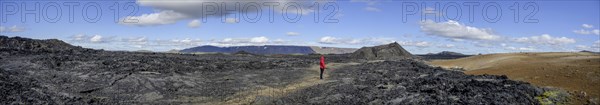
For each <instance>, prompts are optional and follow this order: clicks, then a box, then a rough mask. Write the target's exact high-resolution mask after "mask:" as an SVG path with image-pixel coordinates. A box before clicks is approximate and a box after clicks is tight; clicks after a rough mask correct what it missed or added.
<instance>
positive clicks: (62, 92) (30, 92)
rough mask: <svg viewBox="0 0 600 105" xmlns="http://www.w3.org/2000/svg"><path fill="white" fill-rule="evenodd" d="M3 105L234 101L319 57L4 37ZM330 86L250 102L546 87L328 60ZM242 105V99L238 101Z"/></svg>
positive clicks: (524, 98)
mask: <svg viewBox="0 0 600 105" xmlns="http://www.w3.org/2000/svg"><path fill="white" fill-rule="evenodd" d="M0 42H1V44H2V45H0V88H1V89H0V93H2V94H0V104H3V105H6V104H227V103H223V102H227V101H230V100H232V99H234V98H232V97H237V96H239V95H240V94H238V93H243V92H247V91H253V90H260V89H264V88H285V87H286V86H289V85H293V84H296V83H299V82H302V81H303V80H304V79H303V78H306V77H313V76H315V77H316V75H313V74H314V71H315V70H312V68H311V67H312V66H315V65H318V61H319V60H318V57H319V55H249V54H199V55H195V54H171V53H141V52H120V51H102V50H93V49H86V48H81V47H75V46H70V45H68V44H66V45H65V44H64V42H61V41H57V40H32V39H26V38H8V37H0ZM326 57H327V61H328V63H340V64H344V63H350V62H352V63H357V65H349V66H341V67H335V68H334V67H332V68H330V69H328V71H327V74H328V75H329V77H327V78H326V79H324V80H320V81H327V82H323V83H319V84H316V85H314V86H308V87H306V88H297V90H293V91H290V92H289V93H288V94H283V95H278V96H277V97H273V96H256V98H253V100H250V103H241V104H539V103H538V102H537V101H536V100H535V99H534V97H535V96H539V95H540V94H541V93H543V89H541V88H537V87H534V86H532V85H530V84H528V83H525V82H518V81H512V80H508V79H507V78H506V77H505V76H491V75H481V76H472V75H465V74H464V73H462V72H456V71H449V70H444V69H442V68H435V67H431V66H428V65H426V64H424V63H422V62H421V61H417V60H412V59H398V60H389V61H367V60H360V59H354V58H351V57H350V56H349V55H348V54H345V55H326ZM238 104H240V103H238Z"/></svg>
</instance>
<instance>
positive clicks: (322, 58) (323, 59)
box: [321, 55, 325, 69]
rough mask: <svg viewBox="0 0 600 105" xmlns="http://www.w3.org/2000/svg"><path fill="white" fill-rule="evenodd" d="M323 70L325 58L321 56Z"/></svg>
mask: <svg viewBox="0 0 600 105" xmlns="http://www.w3.org/2000/svg"><path fill="white" fill-rule="evenodd" d="M321 69H325V56H323V55H321Z"/></svg>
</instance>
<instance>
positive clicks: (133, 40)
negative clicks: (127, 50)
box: [124, 37, 148, 46]
mask: <svg viewBox="0 0 600 105" xmlns="http://www.w3.org/2000/svg"><path fill="white" fill-rule="evenodd" d="M124 40H125V41H127V42H129V43H131V44H135V45H140V46H141V45H145V44H147V43H148V39H147V38H146V37H132V38H128V39H124Z"/></svg>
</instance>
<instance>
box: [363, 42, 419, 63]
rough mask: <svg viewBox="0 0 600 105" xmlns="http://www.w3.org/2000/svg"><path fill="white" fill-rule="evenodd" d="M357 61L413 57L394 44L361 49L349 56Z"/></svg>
mask: <svg viewBox="0 0 600 105" xmlns="http://www.w3.org/2000/svg"><path fill="white" fill-rule="evenodd" d="M351 56H352V57H353V58H358V59H394V58H412V57H413V55H412V54H410V52H408V51H406V50H405V49H404V48H402V46H400V44H398V43H396V42H394V43H390V44H387V45H380V46H374V47H363V48H360V49H358V50H357V51H355V52H354V53H352V54H351Z"/></svg>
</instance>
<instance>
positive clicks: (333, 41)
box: [319, 36, 343, 44]
mask: <svg viewBox="0 0 600 105" xmlns="http://www.w3.org/2000/svg"><path fill="white" fill-rule="evenodd" d="M319 43H323V44H339V43H343V42H342V41H341V39H339V38H335V37H331V36H325V37H321V39H320V40H319Z"/></svg>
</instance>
